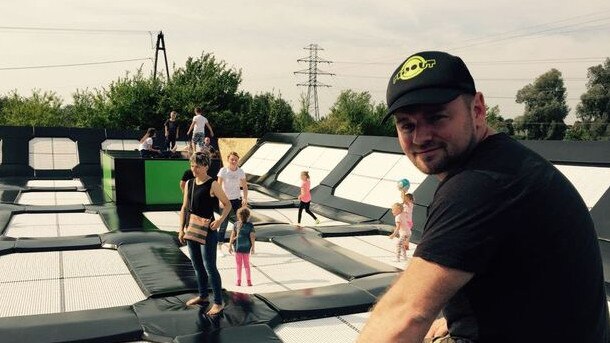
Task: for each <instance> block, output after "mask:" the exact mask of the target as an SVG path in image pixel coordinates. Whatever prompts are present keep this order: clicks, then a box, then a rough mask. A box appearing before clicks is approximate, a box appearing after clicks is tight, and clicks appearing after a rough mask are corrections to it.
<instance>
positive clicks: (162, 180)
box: [144, 160, 189, 205]
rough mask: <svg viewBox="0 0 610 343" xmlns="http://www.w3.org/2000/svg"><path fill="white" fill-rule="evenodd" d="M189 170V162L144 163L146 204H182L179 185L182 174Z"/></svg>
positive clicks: (158, 161)
mask: <svg viewBox="0 0 610 343" xmlns="http://www.w3.org/2000/svg"><path fill="white" fill-rule="evenodd" d="M188 168H189V161H188V160H157V161H155V160H146V161H145V163H144V175H145V178H144V180H145V185H144V189H145V191H146V204H147V205H158V204H180V203H182V192H181V191H180V187H179V186H178V185H179V183H180V179H181V178H182V174H184V171H185V170H187V169H188Z"/></svg>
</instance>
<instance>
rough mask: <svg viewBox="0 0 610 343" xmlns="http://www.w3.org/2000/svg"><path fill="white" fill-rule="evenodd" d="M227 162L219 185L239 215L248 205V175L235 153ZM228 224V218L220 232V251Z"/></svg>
mask: <svg viewBox="0 0 610 343" xmlns="http://www.w3.org/2000/svg"><path fill="white" fill-rule="evenodd" d="M227 162H228V166H227V167H223V168H222V169H220V171H219V172H218V175H217V176H218V183H219V184H220V186H221V187H222V190H223V191H224V192H225V194H226V195H227V197H228V198H229V201H230V202H231V206H232V207H233V209H232V211H233V213H237V210H239V209H240V208H241V207H244V206H247V205H248V182H246V173H245V172H244V171H243V170H242V169H241V168H240V167H239V166H238V164H237V163H238V162H239V155H238V154H237V153H236V152H235V151H231V152H230V153H229V155H228V156H227ZM242 192H243V197H242ZM228 224H229V219H228V217H227V219H226V220H225V221H224V222H223V223H222V224H221V225H220V229H219V230H218V248H219V249H220V247H221V246H222V243H223V242H224V238H225V233H226V231H227V226H228Z"/></svg>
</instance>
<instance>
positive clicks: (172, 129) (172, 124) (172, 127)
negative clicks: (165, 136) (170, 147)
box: [164, 119, 178, 137]
mask: <svg viewBox="0 0 610 343" xmlns="http://www.w3.org/2000/svg"><path fill="white" fill-rule="evenodd" d="M164 126H165V127H167V132H168V133H169V137H176V132H177V130H178V121H177V120H174V121H171V120H169V119H168V120H166V121H165V124H164Z"/></svg>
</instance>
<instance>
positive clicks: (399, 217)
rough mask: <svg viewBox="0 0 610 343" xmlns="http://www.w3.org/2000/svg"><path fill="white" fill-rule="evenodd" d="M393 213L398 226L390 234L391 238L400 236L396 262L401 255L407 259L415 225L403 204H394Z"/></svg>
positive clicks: (397, 244)
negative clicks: (412, 229)
mask: <svg viewBox="0 0 610 343" xmlns="http://www.w3.org/2000/svg"><path fill="white" fill-rule="evenodd" d="M392 214H393V215H394V221H395V223H396V228H395V229H394V232H392V234H391V235H390V239H392V238H394V237H398V242H397V243H396V262H400V255H402V256H403V258H404V259H405V260H406V259H407V250H408V249H409V238H411V228H412V227H413V221H412V220H410V219H409V216H408V214H407V212H406V211H404V207H403V204H401V203H398V202H397V203H395V204H394V205H392Z"/></svg>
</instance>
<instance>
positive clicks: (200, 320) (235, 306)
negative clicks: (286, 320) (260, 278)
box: [133, 292, 280, 342]
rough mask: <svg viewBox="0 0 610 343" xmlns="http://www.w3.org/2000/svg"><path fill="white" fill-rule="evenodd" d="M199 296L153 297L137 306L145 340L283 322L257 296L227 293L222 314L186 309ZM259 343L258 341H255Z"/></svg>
mask: <svg viewBox="0 0 610 343" xmlns="http://www.w3.org/2000/svg"><path fill="white" fill-rule="evenodd" d="M194 296H197V294H181V295H178V296H173V297H167V298H153V299H147V300H144V301H141V302H139V303H136V304H134V305H133V310H134V311H135V313H136V315H137V316H138V319H139V320H140V323H141V325H142V328H143V330H144V338H145V339H150V340H153V341H168V339H169V341H171V339H172V338H174V337H177V336H184V335H192V334H194V333H198V332H213V331H215V330H218V329H226V328H231V327H235V326H248V325H253V324H266V325H269V326H271V327H274V326H276V325H278V324H279V323H280V317H279V314H278V313H277V312H276V311H274V310H273V309H271V308H270V307H269V306H268V305H267V304H266V303H265V302H263V301H262V300H260V299H258V298H257V297H255V296H252V295H249V294H243V293H234V292H223V303H224V306H225V308H224V310H223V311H222V313H221V314H220V315H217V316H207V315H206V312H207V310H208V309H209V307H210V306H211V304H206V305H207V306H188V307H187V306H186V305H185V303H186V301H187V300H188V299H190V298H192V297H194ZM252 342H257V341H252Z"/></svg>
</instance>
